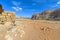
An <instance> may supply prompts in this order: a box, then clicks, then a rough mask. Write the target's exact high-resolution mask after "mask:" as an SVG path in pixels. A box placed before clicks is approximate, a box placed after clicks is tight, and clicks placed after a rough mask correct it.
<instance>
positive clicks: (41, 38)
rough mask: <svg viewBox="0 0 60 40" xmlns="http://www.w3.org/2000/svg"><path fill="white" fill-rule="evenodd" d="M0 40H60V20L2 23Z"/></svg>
mask: <svg viewBox="0 0 60 40" xmlns="http://www.w3.org/2000/svg"><path fill="white" fill-rule="evenodd" d="M0 40H60V22H59V21H57V22H56V21H46V20H16V26H13V25H12V24H11V23H6V24H4V25H0Z"/></svg>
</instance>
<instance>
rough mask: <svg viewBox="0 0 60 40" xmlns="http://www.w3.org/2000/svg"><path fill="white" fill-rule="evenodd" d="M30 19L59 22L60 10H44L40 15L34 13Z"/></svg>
mask: <svg viewBox="0 0 60 40" xmlns="http://www.w3.org/2000/svg"><path fill="white" fill-rule="evenodd" d="M31 19H37V20H38V19H45V20H60V9H57V10H46V11H44V12H42V13H36V14H34V15H33V16H32V18H31Z"/></svg>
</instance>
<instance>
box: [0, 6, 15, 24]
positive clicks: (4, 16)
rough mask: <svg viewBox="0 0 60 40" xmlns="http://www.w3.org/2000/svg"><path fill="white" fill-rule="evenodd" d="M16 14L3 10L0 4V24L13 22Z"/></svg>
mask: <svg viewBox="0 0 60 40" xmlns="http://www.w3.org/2000/svg"><path fill="white" fill-rule="evenodd" d="M15 20H16V16H15V13H14V12H9V11H5V10H3V8H2V5H0V24H2V23H5V22H13V23H14V22H15Z"/></svg>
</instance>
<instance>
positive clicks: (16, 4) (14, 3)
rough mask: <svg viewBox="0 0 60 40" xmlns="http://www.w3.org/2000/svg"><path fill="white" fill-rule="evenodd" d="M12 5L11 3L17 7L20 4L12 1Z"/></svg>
mask: <svg viewBox="0 0 60 40" xmlns="http://www.w3.org/2000/svg"><path fill="white" fill-rule="evenodd" d="M12 3H13V5H15V6H18V5H20V4H21V2H16V1H12Z"/></svg>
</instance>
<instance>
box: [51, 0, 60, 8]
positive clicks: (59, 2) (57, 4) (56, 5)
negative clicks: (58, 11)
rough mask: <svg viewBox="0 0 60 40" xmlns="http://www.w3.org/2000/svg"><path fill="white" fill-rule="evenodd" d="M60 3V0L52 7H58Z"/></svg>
mask: <svg viewBox="0 0 60 40" xmlns="http://www.w3.org/2000/svg"><path fill="white" fill-rule="evenodd" d="M59 5H60V1H58V2H57V3H56V4H55V5H53V6H52V7H58V6H59Z"/></svg>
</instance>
